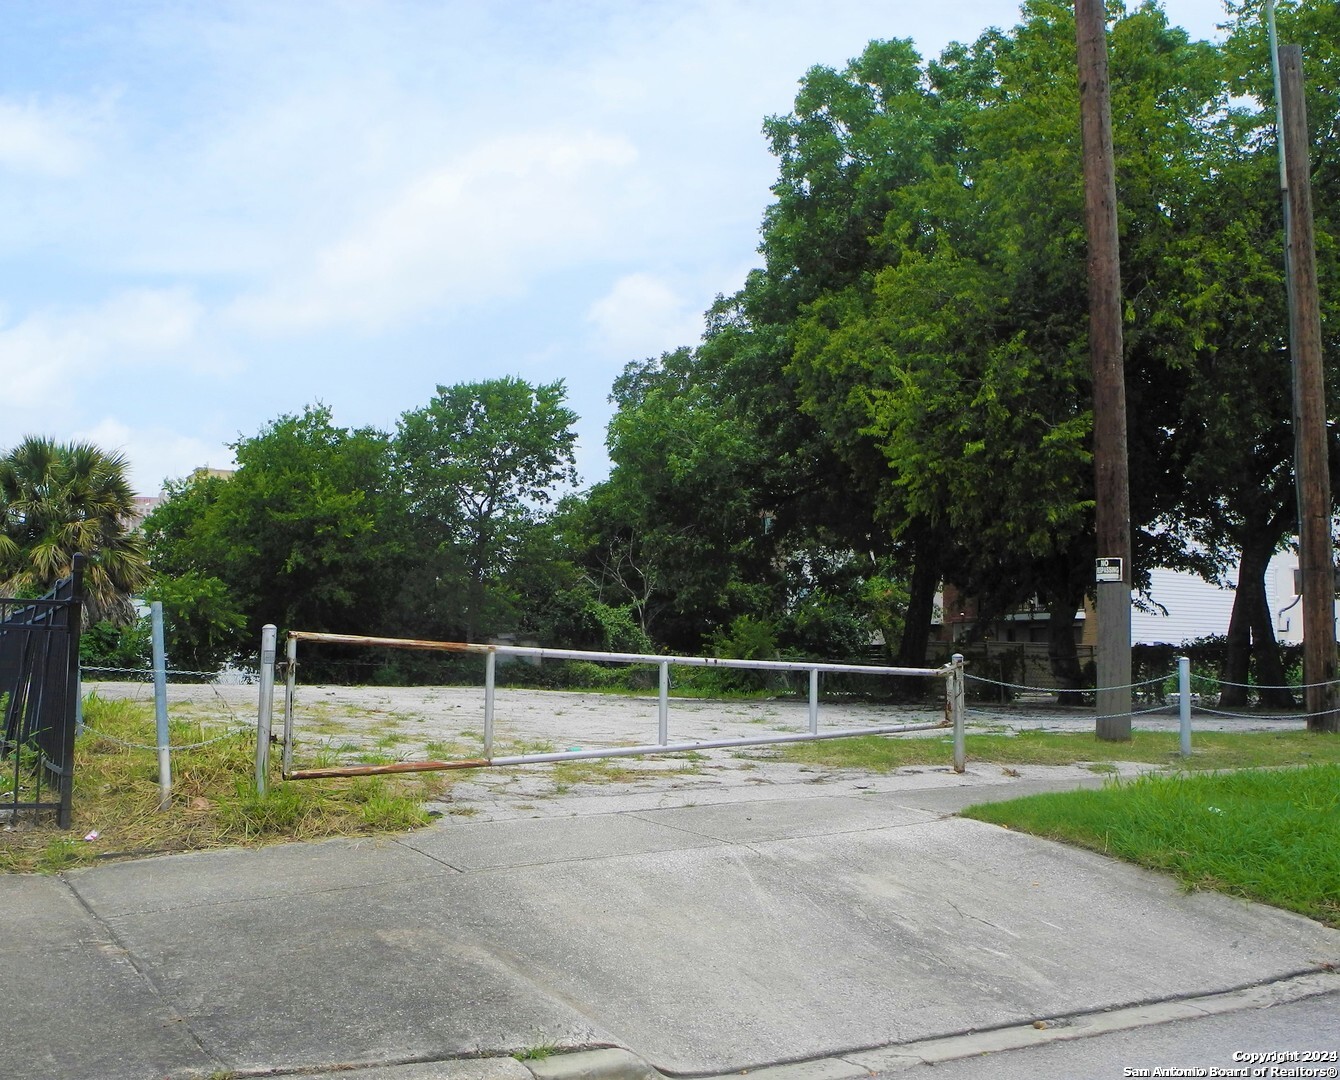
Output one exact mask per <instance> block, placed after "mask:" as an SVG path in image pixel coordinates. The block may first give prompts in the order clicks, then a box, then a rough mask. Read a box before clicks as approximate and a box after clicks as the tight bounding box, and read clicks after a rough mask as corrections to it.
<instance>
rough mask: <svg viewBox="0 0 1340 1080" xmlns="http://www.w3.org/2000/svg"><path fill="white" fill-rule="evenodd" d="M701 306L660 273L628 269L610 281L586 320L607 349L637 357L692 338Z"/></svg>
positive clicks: (687, 342)
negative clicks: (693, 302) (606, 291)
mask: <svg viewBox="0 0 1340 1080" xmlns="http://www.w3.org/2000/svg"><path fill="white" fill-rule="evenodd" d="M704 306H705V305H694V304H692V303H690V302H689V301H688V300H687V299H686V298H685V297H684V296H682V295H681V294H680V293H678V292H677V291H676V290H675V289H673V288H672V287H671V286H670V285H669V284H668V283H667V282H666V281H665V280H664V279H662V278H659V277H656V276H654V275H652V274H647V273H634V274H628V275H626V276H624V277H621V278H620V279H619V280H618V281H616V282H615V283H614V287H613V288H612V289H611V290H610V291H609V292H608V293H606V294H605V295H604V296H603V297H601V298H600V299H599V300H597V301H596V302H595V303H594V304H592V305H591V307H590V308H589V310H588V311H587V313H586V319H587V322H589V323H591V324H592V325H594V326H595V329H596V334H597V337H598V339H599V341H600V346H601V348H602V350H604V351H605V352H606V353H607V354H609V355H612V356H616V357H618V358H620V359H624V360H640V359H643V358H644V357H648V356H657V355H659V354H660V353H662V352H665V351H666V350H668V349H675V348H678V347H679V346H681V345H692V344H694V343H695V342H697V340H698V338H699V337H700V336H701V334H702V329H703V319H702V310H701V308H702V307H704Z"/></svg>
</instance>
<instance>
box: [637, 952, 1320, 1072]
mask: <svg viewBox="0 0 1340 1080" xmlns="http://www.w3.org/2000/svg"><path fill="white" fill-rule="evenodd" d="M1337 991H1340V972H1336V971H1331V970H1323V971H1316V972H1309V973H1307V974H1304V975H1294V976H1291V977H1289V978H1286V979H1281V980H1279V981H1278V982H1272V983H1266V984H1265V985H1262V986H1249V987H1245V988H1243V989H1240V990H1229V991H1226V992H1224V993H1219V994H1206V995H1205V996H1203V997H1194V998H1184V999H1180V1000H1177V1001H1157V1002H1153V1003H1151V1004H1148V1005H1132V1006H1128V1007H1126V1008H1122V1009H1113V1010H1111V1011H1110V1012H1096V1013H1082V1014H1079V1015H1076V1016H1060V1017H1053V1018H1048V1019H1044V1020H1036V1021H1034V1022H1033V1023H1031V1024H1017V1025H1014V1026H1012V1027H1005V1028H995V1029H993V1030H991V1031H975V1032H968V1033H965V1034H962V1035H949V1036H946V1037H943V1038H938V1039H923V1040H921V1041H920V1042H910V1043H898V1044H895V1045H892V1046H883V1047H879V1048H877V1049H873V1050H862V1051H858V1052H853V1053H846V1054H838V1055H834V1056H831V1057H825V1058H817V1059H814V1060H811V1061H797V1062H792V1063H789V1064H784V1065H764V1066H760V1067H759V1068H756V1069H741V1070H739V1071H738V1072H731V1073H720V1074H718V1076H717V1077H713V1078H707V1080H724V1078H725V1077H728V1076H741V1075H745V1074H748V1076H749V1077H750V1078H751V1080H856V1078H858V1077H869V1076H870V1075H871V1074H872V1073H878V1072H897V1071H899V1070H902V1069H910V1068H913V1067H914V1066H917V1065H939V1064H942V1063H943V1062H946V1061H955V1060H957V1059H959V1058H968V1057H978V1056H980V1055H982V1054H992V1053H996V1052H998V1051H1001V1050H1019V1049H1024V1048H1027V1047H1030V1046H1045V1045H1046V1044H1048V1043H1054V1042H1065V1041H1068V1040H1070V1039H1085V1038H1088V1037H1089V1036H1092V1035H1105V1034H1108V1033H1109V1032H1114V1031H1130V1030H1132V1029H1134V1028H1143V1027H1152V1026H1154V1025H1156V1024H1168V1023H1172V1022H1173V1021H1175V1020H1194V1019H1197V1018H1200V1017H1206V1016H1217V1015H1221V1014H1223V1013H1232V1012H1242V1011H1245V1010H1247V1009H1265V1008H1269V1007H1270V1006H1272V1005H1283V1004H1285V1003H1287V1002H1290V1001H1301V1000H1302V999H1304V998H1309V997H1316V996H1318V995H1320V994H1330V993H1335V992H1337ZM611 1080H612V1078H611ZM629 1080H633V1078H632V1074H629Z"/></svg>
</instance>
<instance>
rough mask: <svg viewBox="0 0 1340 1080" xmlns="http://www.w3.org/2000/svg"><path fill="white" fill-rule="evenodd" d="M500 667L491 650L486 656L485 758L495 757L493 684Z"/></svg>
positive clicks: (494, 653)
mask: <svg viewBox="0 0 1340 1080" xmlns="http://www.w3.org/2000/svg"><path fill="white" fill-rule="evenodd" d="M497 667H498V654H497V653H496V652H494V651H493V650H492V649H490V650H489V651H488V652H487V653H485V654H484V757H485V758H486V759H491V758H492V757H493V684H494V673H495V672H496V670H497Z"/></svg>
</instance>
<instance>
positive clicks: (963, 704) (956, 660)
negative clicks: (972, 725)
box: [945, 653, 968, 773]
mask: <svg viewBox="0 0 1340 1080" xmlns="http://www.w3.org/2000/svg"><path fill="white" fill-rule="evenodd" d="M953 665H954V670H953V671H952V672H951V673H950V676H949V678H948V679H946V680H945V683H946V689H948V691H949V694H950V699H949V711H950V714H951V715H952V716H953V718H954V771H955V772H956V773H961V772H963V771H964V770H965V769H967V767H968V751H967V747H966V746H965V745H964V734H963V720H964V713H966V712H967V685H966V682H965V680H964V678H963V654H962V653H955V654H954V657H953Z"/></svg>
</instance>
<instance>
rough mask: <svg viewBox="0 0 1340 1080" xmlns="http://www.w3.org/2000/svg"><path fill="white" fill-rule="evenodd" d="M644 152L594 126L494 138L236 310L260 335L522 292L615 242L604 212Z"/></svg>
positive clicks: (374, 324) (418, 182)
mask: <svg viewBox="0 0 1340 1080" xmlns="http://www.w3.org/2000/svg"><path fill="white" fill-rule="evenodd" d="M635 158H636V152H635V151H634V150H633V148H632V146H631V144H630V143H629V142H628V141H626V140H624V139H620V138H611V137H609V136H604V135H600V134H598V133H594V132H583V133H580V134H562V133H555V132H539V133H535V134H524V135H523V134H517V135H509V136H504V137H500V138H496V139H493V140H490V141H489V142H487V143H485V144H483V145H482V146H479V147H478V148H476V149H475V150H473V151H471V152H470V153H469V154H466V155H465V156H463V157H462V158H461V159H460V160H458V161H456V162H454V163H452V164H450V165H447V166H444V167H441V168H437V169H435V170H432V171H430V172H427V173H425V174H423V175H421V176H419V177H418V178H416V179H414V180H413V181H411V182H410V183H408V184H407V185H405V187H404V188H403V189H402V190H401V191H400V192H399V193H398V194H397V195H396V197H395V198H394V199H392V200H391V201H390V202H389V203H388V204H387V205H385V206H383V207H382V208H381V209H380V210H378V211H376V212H375V213H372V214H370V215H369V216H368V217H367V219H366V220H365V221H364V222H362V223H361V224H359V225H357V226H355V227H354V228H352V229H351V230H349V231H348V232H347V233H346V234H345V235H344V236H343V237H341V238H340V239H338V240H337V241H335V242H333V243H331V244H329V245H327V246H326V247H324V248H323V249H322V250H320V251H318V252H316V253H315V255H314V256H313V257H311V259H310V260H309V263H308V265H307V266H306V267H303V268H300V269H299V270H298V272H297V274H296V276H295V278H294V279H292V280H285V281H282V282H280V283H278V284H276V285H274V286H273V287H272V288H270V289H269V290H268V291H266V292H263V293H260V294H259V295H251V296H246V297H243V298H242V299H241V300H239V301H238V302H237V303H236V304H235V305H234V307H233V309H232V315H233V316H234V317H235V318H236V319H237V320H238V321H239V322H241V323H242V324H243V325H247V326H249V327H251V328H253V329H259V330H298V329H307V328H313V327H321V326H324V325H350V324H352V325H359V326H363V327H365V328H368V329H379V328H384V327H386V326H387V325H388V324H392V323H395V322H397V321H399V320H401V319H403V318H405V317H407V316H413V315H415V314H416V313H418V312H420V311H423V310H425V309H427V308H445V309H452V308H457V307H459V306H461V305H463V304H467V303H471V302H477V301H480V300H487V299H492V298H493V297H496V296H500V295H509V294H515V293H516V292H518V291H521V290H522V289H523V288H524V285H525V284H526V282H527V281H528V280H530V279H532V278H533V277H534V276H535V275H537V274H538V273H542V272H544V271H546V270H549V269H552V267H553V266H554V265H555V264H556V263H557V262H559V261H560V260H562V261H568V260H572V259H573V258H574V257H578V256H580V255H583V254H589V253H590V252H591V251H592V250H593V249H598V248H599V247H600V246H601V245H602V244H603V243H605V242H606V241H607V239H608V231H609V223H608V221H607V220H606V219H604V217H603V215H604V214H605V213H608V211H609V210H610V207H611V205H612V204H614V203H616V202H617V201H619V199H620V198H621V195H620V191H619V184H618V180H617V178H618V176H619V174H621V173H622V172H623V171H624V170H626V169H627V168H628V167H629V166H631V165H632V164H633V162H634V160H635Z"/></svg>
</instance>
